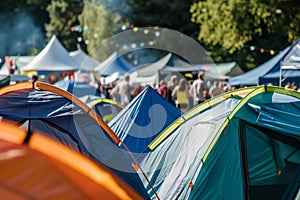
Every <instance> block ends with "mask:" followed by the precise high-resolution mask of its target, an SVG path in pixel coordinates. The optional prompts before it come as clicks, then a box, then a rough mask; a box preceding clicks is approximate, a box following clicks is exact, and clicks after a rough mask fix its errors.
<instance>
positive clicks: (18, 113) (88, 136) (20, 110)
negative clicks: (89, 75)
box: [0, 82, 148, 199]
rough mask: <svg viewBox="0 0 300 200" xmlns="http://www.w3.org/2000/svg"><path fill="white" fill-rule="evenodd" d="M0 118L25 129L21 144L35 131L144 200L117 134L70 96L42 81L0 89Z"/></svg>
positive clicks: (138, 178) (135, 174) (144, 195)
mask: <svg viewBox="0 0 300 200" xmlns="http://www.w3.org/2000/svg"><path fill="white" fill-rule="evenodd" d="M0 117H1V119H2V120H11V121H14V122H15V124H16V125H18V126H22V127H24V128H26V130H28V136H27V137H26V138H25V140H24V143H26V142H27V141H29V139H30V136H31V134H30V133H31V132H33V131H39V132H41V133H43V134H45V135H47V136H49V137H51V138H54V139H56V140H57V141H59V142H60V143H62V144H64V145H66V146H68V147H71V148H73V149H75V150H76V151H78V152H81V153H83V154H85V155H86V156H88V157H89V158H91V159H93V160H95V161H97V162H99V163H101V164H102V165H103V166H105V167H107V169H109V170H111V171H112V172H113V173H114V174H115V175H117V176H119V177H120V178H121V179H123V180H124V181H126V182H127V183H128V184H129V185H130V186H131V187H132V188H134V189H135V190H136V191H137V192H138V193H139V194H140V195H141V196H143V197H144V198H145V199H147V196H148V195H147V193H146V191H145V188H144V186H143V184H142V182H141V180H140V177H139V176H138V175H137V173H136V172H135V171H134V168H133V167H132V166H131V163H130V162H128V159H127V157H126V156H125V155H124V153H126V152H122V150H121V149H120V148H119V147H118V145H117V144H118V143H119V141H120V140H119V139H118V137H117V136H116V135H115V134H114V133H113V132H112V130H111V129H110V128H109V127H108V126H107V124H106V123H105V122H104V121H103V120H101V118H100V117H99V116H98V115H97V114H96V113H95V112H94V111H93V110H92V109H90V108H89V107H88V106H87V105H86V104H84V103H83V102H82V101H80V100H79V99H78V98H76V97H75V96H74V95H72V94H70V93H68V92H66V91H64V90H61V89H59V88H57V87H54V86H52V85H49V84H45V83H42V82H35V83H31V82H24V83H19V84H15V85H11V86H7V87H5V88H2V89H1V90H0ZM78 164H80V163H78ZM95 176H97V174H95Z"/></svg>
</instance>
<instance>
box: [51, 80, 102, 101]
mask: <svg viewBox="0 0 300 200" xmlns="http://www.w3.org/2000/svg"><path fill="white" fill-rule="evenodd" d="M53 85H54V86H56V87H58V88H60V89H63V90H65V91H67V92H70V93H71V94H73V95H75V96H76V97H78V98H80V97H83V96H86V95H93V96H98V97H99V96H100V94H99V92H98V91H97V90H96V89H95V88H94V87H92V86H90V85H89V84H87V83H85V82H79V81H72V80H60V81H57V82H56V83H54V84H53Z"/></svg>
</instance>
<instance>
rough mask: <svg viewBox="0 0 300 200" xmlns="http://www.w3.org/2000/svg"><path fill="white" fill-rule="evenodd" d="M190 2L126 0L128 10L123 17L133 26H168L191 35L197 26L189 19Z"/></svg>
mask: <svg viewBox="0 0 300 200" xmlns="http://www.w3.org/2000/svg"><path fill="white" fill-rule="evenodd" d="M192 2H193V1H192V0H185V1H182V0H174V1H169V0H148V1H141V0H128V1H127V4H128V6H129V7H130V10H129V11H128V12H127V15H125V17H126V19H128V21H129V22H130V23H131V24H133V25H134V26H138V27H149V26H151V27H155V26H158V27H162V28H169V29H173V30H176V31H179V32H181V33H184V34H186V35H188V36H190V37H193V36H194V35H195V33H196V30H197V27H196V26H195V24H193V23H191V21H190V17H191V14H190V13H189V7H190V5H191V3H192Z"/></svg>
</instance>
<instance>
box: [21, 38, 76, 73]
mask: <svg viewBox="0 0 300 200" xmlns="http://www.w3.org/2000/svg"><path fill="white" fill-rule="evenodd" d="M79 67H80V64H79V63H77V62H76V61H75V60H74V59H73V58H72V57H71V56H70V55H69V52H68V51H67V50H66V49H65V48H64V47H63V45H62V44H61V43H60V42H59V40H58V39H57V37H56V36H55V35H54V36H53V37H52V38H51V40H50V41H49V43H48V44H47V45H46V46H45V47H44V49H43V50H42V51H41V52H40V53H39V54H38V55H37V56H35V57H34V59H33V60H32V61H31V62H29V63H28V64H27V65H26V66H24V67H23V69H22V70H24V71H68V70H77V69H79Z"/></svg>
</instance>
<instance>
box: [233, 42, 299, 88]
mask: <svg viewBox="0 0 300 200" xmlns="http://www.w3.org/2000/svg"><path fill="white" fill-rule="evenodd" d="M298 69H300V39H299V40H298V41H297V42H295V43H294V44H293V45H291V46H289V47H287V48H285V49H284V50H283V51H281V52H280V53H279V54H277V55H276V56H274V57H273V58H271V59H270V60H268V61H267V62H265V63H263V64H261V65H259V66H258V67H256V68H254V69H253V70H250V71H248V72H246V73H244V74H241V75H238V76H235V77H232V78H230V79H229V85H231V86H254V85H261V84H265V85H266V84H268V83H271V84H273V85H279V86H281V83H282V82H283V81H284V82H291V81H299V79H300V71H299V70H298Z"/></svg>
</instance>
